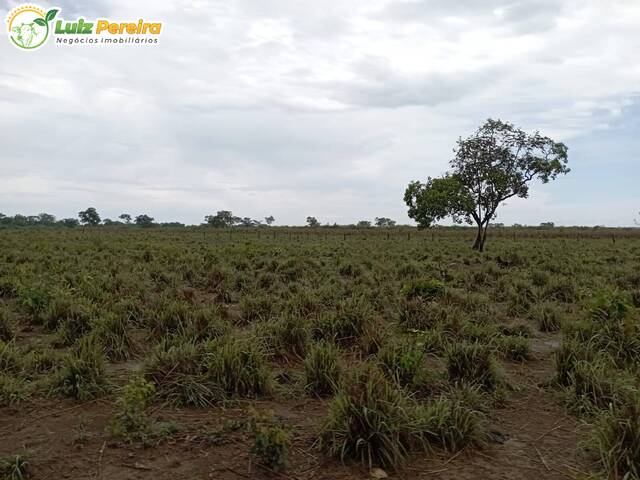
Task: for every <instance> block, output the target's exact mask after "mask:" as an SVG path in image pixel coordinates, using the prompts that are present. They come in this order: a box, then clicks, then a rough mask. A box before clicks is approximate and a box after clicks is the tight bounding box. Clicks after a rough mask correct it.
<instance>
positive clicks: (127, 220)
mask: <svg viewBox="0 0 640 480" xmlns="http://www.w3.org/2000/svg"><path fill="white" fill-rule="evenodd" d="M118 218H119V219H120V220H122V221H123V222H124V223H126V224H127V225H129V224H130V223H131V215H129V214H128V213H123V214H122V215H120V216H119V217H118Z"/></svg>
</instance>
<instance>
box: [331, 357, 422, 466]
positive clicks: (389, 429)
mask: <svg viewBox="0 0 640 480" xmlns="http://www.w3.org/2000/svg"><path fill="white" fill-rule="evenodd" d="M410 409H411V404H410V402H409V400H408V399H407V397H406V396H405V395H404V394H403V393H402V391H401V390H398V389H397V388H396V387H395V386H394V385H393V384H392V383H391V382H390V381H389V380H388V379H387V378H386V377H385V376H384V375H382V373H381V372H380V371H379V370H377V369H375V368H367V369H363V370H361V371H359V372H357V373H356V374H355V376H354V378H353V379H352V380H351V381H350V382H349V383H348V385H347V386H346V387H345V388H344V389H343V390H341V391H340V392H339V393H338V394H337V395H336V396H335V397H334V398H333V400H332V401H331V402H330V403H329V411H328V418H327V421H326V423H325V425H324V427H323V429H322V432H321V434H320V438H319V445H320V448H321V449H322V450H323V451H325V452H326V453H329V454H330V455H333V456H337V457H339V458H340V459H341V460H343V461H344V460H346V459H355V460H359V461H360V462H362V463H363V464H365V465H368V466H369V467H371V466H373V465H374V464H375V463H380V464H381V465H382V466H385V467H387V466H391V467H399V466H401V465H402V464H403V463H404V460H405V458H406V456H407V453H408V452H409V451H410V450H411V449H412V448H414V447H415V445H416V443H417V442H418V440H419V439H418V437H416V436H415V435H414V434H413V431H412V422H411V412H410Z"/></svg>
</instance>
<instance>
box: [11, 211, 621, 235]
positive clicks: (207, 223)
mask: <svg viewBox="0 0 640 480" xmlns="http://www.w3.org/2000/svg"><path fill="white" fill-rule="evenodd" d="M274 222H275V218H274V217H273V216H268V217H265V219H264V221H260V220H255V219H251V218H249V217H237V216H234V215H233V213H232V212H230V211H228V210H221V211H218V212H217V213H216V214H215V215H207V216H205V217H204V222H203V223H201V224H199V225H187V224H184V223H181V222H156V221H155V219H154V218H153V217H150V216H148V215H146V214H142V215H137V216H135V217H134V216H132V215H129V214H127V213H123V214H121V215H120V216H119V217H118V220H112V219H110V218H105V219H104V220H102V219H101V218H100V215H99V214H98V212H97V211H96V209H95V208H93V207H90V208H88V209H86V210H83V211H81V212H78V218H62V219H57V218H56V217H55V215H51V214H49V213H39V214H38V215H21V214H16V215H13V216H8V215H5V214H3V213H0V227H60V228H77V227H80V226H83V225H89V226H92V227H118V226H120V227H132V228H133V227H141V228H152V227H160V228H162V227H167V228H185V227H211V228H220V229H235V228H261V227H275V226H274ZM278 227H281V228H285V227H286V228H290V227H293V228H296V227H298V226H296V225H293V226H289V225H279V226H278ZM306 227H312V228H323V229H324V228H341V229H367V228H371V229H374V228H394V229H406V228H411V229H414V228H416V227H415V226H412V225H398V224H397V223H396V222H395V221H394V220H391V219H390V218H387V217H376V218H375V220H373V221H369V220H361V221H359V222H357V223H351V224H338V223H333V224H329V223H327V224H322V223H320V222H319V221H318V220H317V219H316V218H315V217H311V216H309V217H307V218H306ZM432 228H436V229H450V230H467V229H470V228H472V227H470V226H466V225H452V226H441V225H433V227H432ZM491 228H492V229H536V230H540V229H542V230H551V229H555V230H576V229H578V230H598V229H607V228H609V227H606V226H604V225H597V226H594V227H588V226H580V225H576V226H568V227H564V226H556V225H555V224H554V223H553V222H542V223H540V224H539V225H522V224H519V223H514V224H513V225H505V224H504V223H493V224H491ZM623 228H624V227H623Z"/></svg>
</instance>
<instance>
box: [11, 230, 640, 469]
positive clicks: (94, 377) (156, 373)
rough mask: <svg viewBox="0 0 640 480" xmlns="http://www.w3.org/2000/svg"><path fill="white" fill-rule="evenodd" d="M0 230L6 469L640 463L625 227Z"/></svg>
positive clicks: (637, 248) (638, 287) (637, 334)
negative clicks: (478, 238) (476, 243)
mask: <svg viewBox="0 0 640 480" xmlns="http://www.w3.org/2000/svg"><path fill="white" fill-rule="evenodd" d="M434 232H435V233H432V231H426V232H420V233H418V232H417V231H416V230H409V229H407V230H402V229H389V230H388V231H383V230H363V231H357V230H348V231H347V230H340V229H318V230H307V229H302V228H300V229H289V230H287V229H280V228H264V229H248V230H247V231H246V232H242V231H241V230H236V231H230V232H227V231H216V230H214V229H206V230H205V229H197V228H196V229H175V230H174V229H160V228H156V229H140V228H133V227H132V228H126V229H109V228H96V229H94V230H92V229H86V230H85V231H81V230H79V229H69V230H61V229H46V228H31V229H28V228H27V229H4V230H0V458H1V460H0V462H1V463H0V478H7V479H20V478H35V479H45V478H48V479H60V478H69V479H81V478H82V479H85V478H86V479H89V478H91V479H128V478H132V479H133V478H142V479H144V478H149V479H151V478H153V479H154V480H156V479H176V478H185V479H205V478H214V479H224V480H227V479H229V480H231V479H243V478H259V479H262V478H274V479H275V478H285V479H300V480H302V479H327V480H328V479H363V478H370V477H373V478H383V477H384V475H388V476H389V477H391V478H410V479H413V478H425V479H426V478H428V479H485V478H505V479H511V478H514V479H515V478H535V479H560V478H585V479H586V478H613V479H623V478H625V479H638V478H640V393H639V376H638V362H639V360H640V326H639V318H638V314H637V311H636V308H637V307H639V306H640V238H639V236H638V235H637V232H634V231H633V230H627V231H615V230H607V231H602V232H600V233H597V232H596V233H594V231H592V230H588V231H578V230H575V231H573V230H567V231H563V232H561V233H557V234H556V233H555V232H551V233H549V232H541V231H522V232H519V231H516V230H511V229H501V230H494V231H490V233H489V239H488V241H487V249H486V251H485V252H484V253H477V252H475V251H472V250H471V248H470V242H471V241H472V239H473V232H467V231H464V230H447V229H442V230H436V231H434Z"/></svg>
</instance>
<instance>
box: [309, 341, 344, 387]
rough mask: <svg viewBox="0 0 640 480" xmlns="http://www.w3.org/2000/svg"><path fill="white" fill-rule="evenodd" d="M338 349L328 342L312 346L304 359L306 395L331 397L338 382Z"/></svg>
mask: <svg viewBox="0 0 640 480" xmlns="http://www.w3.org/2000/svg"><path fill="white" fill-rule="evenodd" d="M338 358H339V357H338V349H337V348H336V347H335V346H334V345H333V344H332V343H329V342H319V343H316V344H314V345H313V346H312V347H311V349H310V350H309V353H308V354H307V357H306V358H305V359H304V379H305V390H306V391H307V393H309V394H312V395H317V396H323V395H331V394H332V393H334V392H335V390H336V388H337V386H338V382H339V381H340V364H339V360H338Z"/></svg>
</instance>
